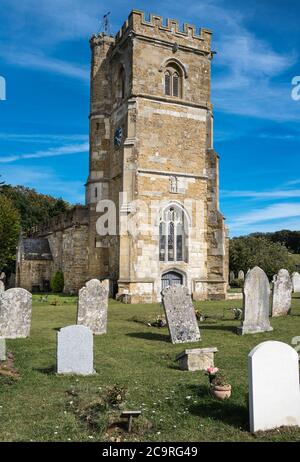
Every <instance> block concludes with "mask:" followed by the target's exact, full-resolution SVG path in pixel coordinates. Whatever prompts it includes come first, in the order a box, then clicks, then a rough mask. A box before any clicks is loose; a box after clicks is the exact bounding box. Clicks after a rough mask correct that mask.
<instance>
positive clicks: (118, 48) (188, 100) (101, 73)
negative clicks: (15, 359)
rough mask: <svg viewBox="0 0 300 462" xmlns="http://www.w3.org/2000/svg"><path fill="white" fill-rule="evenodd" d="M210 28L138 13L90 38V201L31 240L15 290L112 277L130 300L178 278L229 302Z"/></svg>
mask: <svg viewBox="0 0 300 462" xmlns="http://www.w3.org/2000/svg"><path fill="white" fill-rule="evenodd" d="M211 36H212V34H211V31H209V30H207V29H203V28H202V29H200V30H199V31H197V30H196V29H195V27H194V26H193V25H189V24H184V26H183V28H181V27H180V26H179V23H178V21H176V20H173V19H167V20H166V21H164V20H163V18H162V17H160V16H155V15H150V17H149V18H147V19H146V18H145V15H144V13H143V12H142V11H138V10H134V11H132V12H131V13H130V15H129V17H128V19H127V20H126V21H125V23H124V24H123V26H122V28H121V30H120V31H119V32H118V33H117V35H116V36H115V37H112V36H111V35H108V34H106V33H103V32H102V33H100V34H99V35H94V36H93V37H92V38H91V40H90V46H91V54H92V57H91V92H90V152H89V175H88V179H87V183H86V204H85V205H84V206H75V207H74V208H73V209H72V210H70V211H69V212H67V213H65V214H63V215H61V216H58V217H55V218H53V219H52V220H51V221H49V222H46V223H43V224H42V225H41V226H38V227H37V228H35V229H33V230H32V232H31V234H30V236H22V237H21V239H20V242H19V246H18V249H17V262H16V286H18V287H23V288H25V289H27V290H29V291H47V290H49V281H50V280H51V278H52V277H53V275H54V274H55V272H56V271H62V272H63V275H64V283H65V286H64V292H65V293H68V294H77V293H78V290H79V289H80V288H81V287H82V286H83V285H84V284H85V282H86V281H87V280H89V279H92V278H97V279H100V280H104V279H108V280H109V284H110V294H111V296H114V297H116V298H117V299H120V300H123V301H125V302H127V303H154V302H158V301H160V299H161V290H162V289H163V288H164V287H166V286H168V285H170V284H183V285H185V286H187V287H188V289H189V291H190V293H191V294H192V297H193V299H194V300H207V299H225V298H226V291H227V283H228V238H227V229H226V226H225V221H224V217H223V215H222V214H221V212H220V210H219V167H218V163H219V157H218V155H217V153H216V152H215V151H214V147H213V110H212V103H211V61H212V58H213V55H214V51H212V49H211Z"/></svg>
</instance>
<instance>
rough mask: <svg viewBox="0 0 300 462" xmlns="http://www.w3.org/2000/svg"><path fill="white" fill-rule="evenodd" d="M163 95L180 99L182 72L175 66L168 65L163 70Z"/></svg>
mask: <svg viewBox="0 0 300 462" xmlns="http://www.w3.org/2000/svg"><path fill="white" fill-rule="evenodd" d="M164 75H165V95H166V96H175V97H176V98H181V97H182V72H181V70H180V69H179V67H178V66H177V65H176V64H173V63H170V64H169V65H168V67H167V68H166V69H165V74H164Z"/></svg>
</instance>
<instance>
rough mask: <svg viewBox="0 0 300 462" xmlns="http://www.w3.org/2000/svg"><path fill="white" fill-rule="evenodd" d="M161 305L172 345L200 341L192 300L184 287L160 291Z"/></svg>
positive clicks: (177, 286) (179, 286) (173, 287)
mask: <svg viewBox="0 0 300 462" xmlns="http://www.w3.org/2000/svg"><path fill="white" fill-rule="evenodd" d="M162 303H163V307H164V310H165V314H166V319H167V323H168V328H169V332H170V336H171V341H172V343H186V342H197V341H198V340H200V339H201V338H200V331H199V327H198V323H197V319H196V315H195V310H194V306H193V303H192V299H191V296H190V294H189V291H188V289H187V288H186V287H184V286H182V285H179V284H178V285H177V284H176V285H172V286H169V287H166V288H165V289H163V291H162Z"/></svg>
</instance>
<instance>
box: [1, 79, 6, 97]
mask: <svg viewBox="0 0 300 462" xmlns="http://www.w3.org/2000/svg"><path fill="white" fill-rule="evenodd" d="M5 100H6V81H5V78H4V77H2V76H1V75H0V101H5Z"/></svg>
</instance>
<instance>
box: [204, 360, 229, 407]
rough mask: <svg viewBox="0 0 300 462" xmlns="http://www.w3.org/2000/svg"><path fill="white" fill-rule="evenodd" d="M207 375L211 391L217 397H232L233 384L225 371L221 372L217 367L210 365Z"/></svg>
mask: <svg viewBox="0 0 300 462" xmlns="http://www.w3.org/2000/svg"><path fill="white" fill-rule="evenodd" d="M206 375H208V378H209V384H210V392H211V394H212V395H213V396H214V397H215V398H218V399H228V398H230V396H231V385H230V384H229V382H228V379H227V377H226V375H225V374H224V372H221V371H220V370H219V369H218V368H217V367H209V368H208V369H207V370H206Z"/></svg>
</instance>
